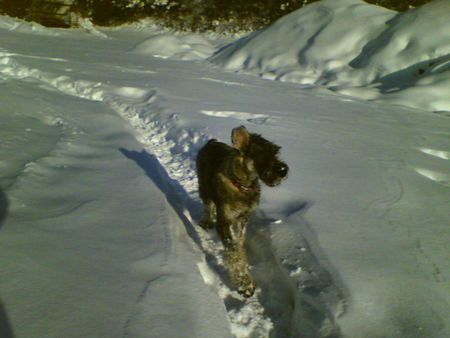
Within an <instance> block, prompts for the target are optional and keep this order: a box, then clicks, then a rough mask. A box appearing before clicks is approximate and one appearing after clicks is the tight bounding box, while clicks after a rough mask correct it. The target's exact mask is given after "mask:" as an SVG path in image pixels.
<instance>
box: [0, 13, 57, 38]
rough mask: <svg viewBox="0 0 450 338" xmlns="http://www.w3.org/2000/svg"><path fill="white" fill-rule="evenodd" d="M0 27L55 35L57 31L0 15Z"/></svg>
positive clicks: (22, 31) (21, 31)
mask: <svg viewBox="0 0 450 338" xmlns="http://www.w3.org/2000/svg"><path fill="white" fill-rule="evenodd" d="M0 29H7V30H10V31H16V32H20V33H29V34H38V35H51V36H57V35H59V33H58V32H57V31H56V30H54V29H49V28H47V27H44V26H42V25H40V24H38V23H35V22H26V21H23V20H19V19H14V18H11V17H9V16H4V15H0Z"/></svg>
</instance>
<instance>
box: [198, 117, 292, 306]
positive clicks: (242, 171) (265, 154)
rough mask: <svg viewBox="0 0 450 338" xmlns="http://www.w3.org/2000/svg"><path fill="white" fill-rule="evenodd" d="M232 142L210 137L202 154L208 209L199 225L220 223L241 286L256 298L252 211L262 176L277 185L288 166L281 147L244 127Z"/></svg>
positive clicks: (230, 266)
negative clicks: (250, 256)
mask: <svg viewBox="0 0 450 338" xmlns="http://www.w3.org/2000/svg"><path fill="white" fill-rule="evenodd" d="M231 142H232V145H233V146H229V145H227V144H225V143H222V142H219V141H217V140H216V139H211V140H209V141H208V142H207V143H206V144H205V145H204V146H203V148H202V149H200V151H199V153H198V155H197V161H196V164H197V177H198V184H199V195H200V198H201V200H202V201H203V204H204V212H203V216H202V219H201V220H200V222H199V225H200V226H202V227H203V228H206V229H209V228H214V227H215V228H216V230H217V233H218V235H219V237H220V240H221V241H222V243H223V246H224V249H225V261H226V265H227V268H228V270H229V271H230V275H231V279H232V282H233V284H234V285H235V287H236V288H237V291H238V292H239V293H240V294H242V295H243V296H244V297H251V296H252V295H253V294H254V292H255V289H256V284H255V282H254V280H253V278H252V276H251V274H250V272H249V268H248V263H247V257H246V254H245V249H244V242H245V232H246V227H247V223H248V220H249V217H250V215H251V214H252V212H253V211H254V210H255V209H256V207H257V206H258V204H259V200H260V196H261V187H260V183H259V180H261V181H263V182H264V183H265V184H266V185H268V186H270V187H274V186H276V185H278V184H280V183H281V181H283V180H284V179H285V178H286V177H287V175H288V171H289V167H288V166H287V164H286V163H284V162H283V161H281V160H280V159H279V158H278V154H279V151H280V149H281V147H280V146H278V145H276V144H274V143H272V142H270V141H268V140H266V139H265V138H263V137H262V136H261V135H259V134H253V133H249V132H248V130H247V129H246V128H245V127H244V126H240V127H237V128H234V129H233V130H232V132H231Z"/></svg>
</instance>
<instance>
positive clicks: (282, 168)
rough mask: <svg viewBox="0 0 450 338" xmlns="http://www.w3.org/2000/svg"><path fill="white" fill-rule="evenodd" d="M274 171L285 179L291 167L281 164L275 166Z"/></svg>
mask: <svg viewBox="0 0 450 338" xmlns="http://www.w3.org/2000/svg"><path fill="white" fill-rule="evenodd" d="M274 171H275V173H276V174H277V175H278V176H279V177H281V178H285V177H286V176H287V174H288V172H289V167H288V166H287V164H285V163H280V164H278V165H276V166H275V168H274Z"/></svg>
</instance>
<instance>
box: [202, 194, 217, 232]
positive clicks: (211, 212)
mask: <svg viewBox="0 0 450 338" xmlns="http://www.w3.org/2000/svg"><path fill="white" fill-rule="evenodd" d="M216 222H217V216H216V204H215V203H214V202H213V201H205V202H204V209H203V216H202V218H201V220H200V222H199V225H200V226H201V227H202V228H203V229H212V228H214V226H215V225H216Z"/></svg>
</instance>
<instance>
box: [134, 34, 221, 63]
mask: <svg viewBox="0 0 450 338" xmlns="http://www.w3.org/2000/svg"><path fill="white" fill-rule="evenodd" d="M214 51H215V48H214V46H213V45H212V44H211V43H210V42H209V41H208V40H206V39H205V38H204V37H202V36H200V35H197V34H182V35H174V34H170V33H162V34H157V35H155V36H152V37H150V38H148V39H146V40H145V41H143V42H140V43H139V44H138V45H136V47H134V48H133V49H132V50H131V52H132V53H137V54H144V55H151V56H155V57H160V58H163V59H167V58H171V59H178V60H204V59H206V58H207V57H209V56H211V55H212V54H213V53H214Z"/></svg>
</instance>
